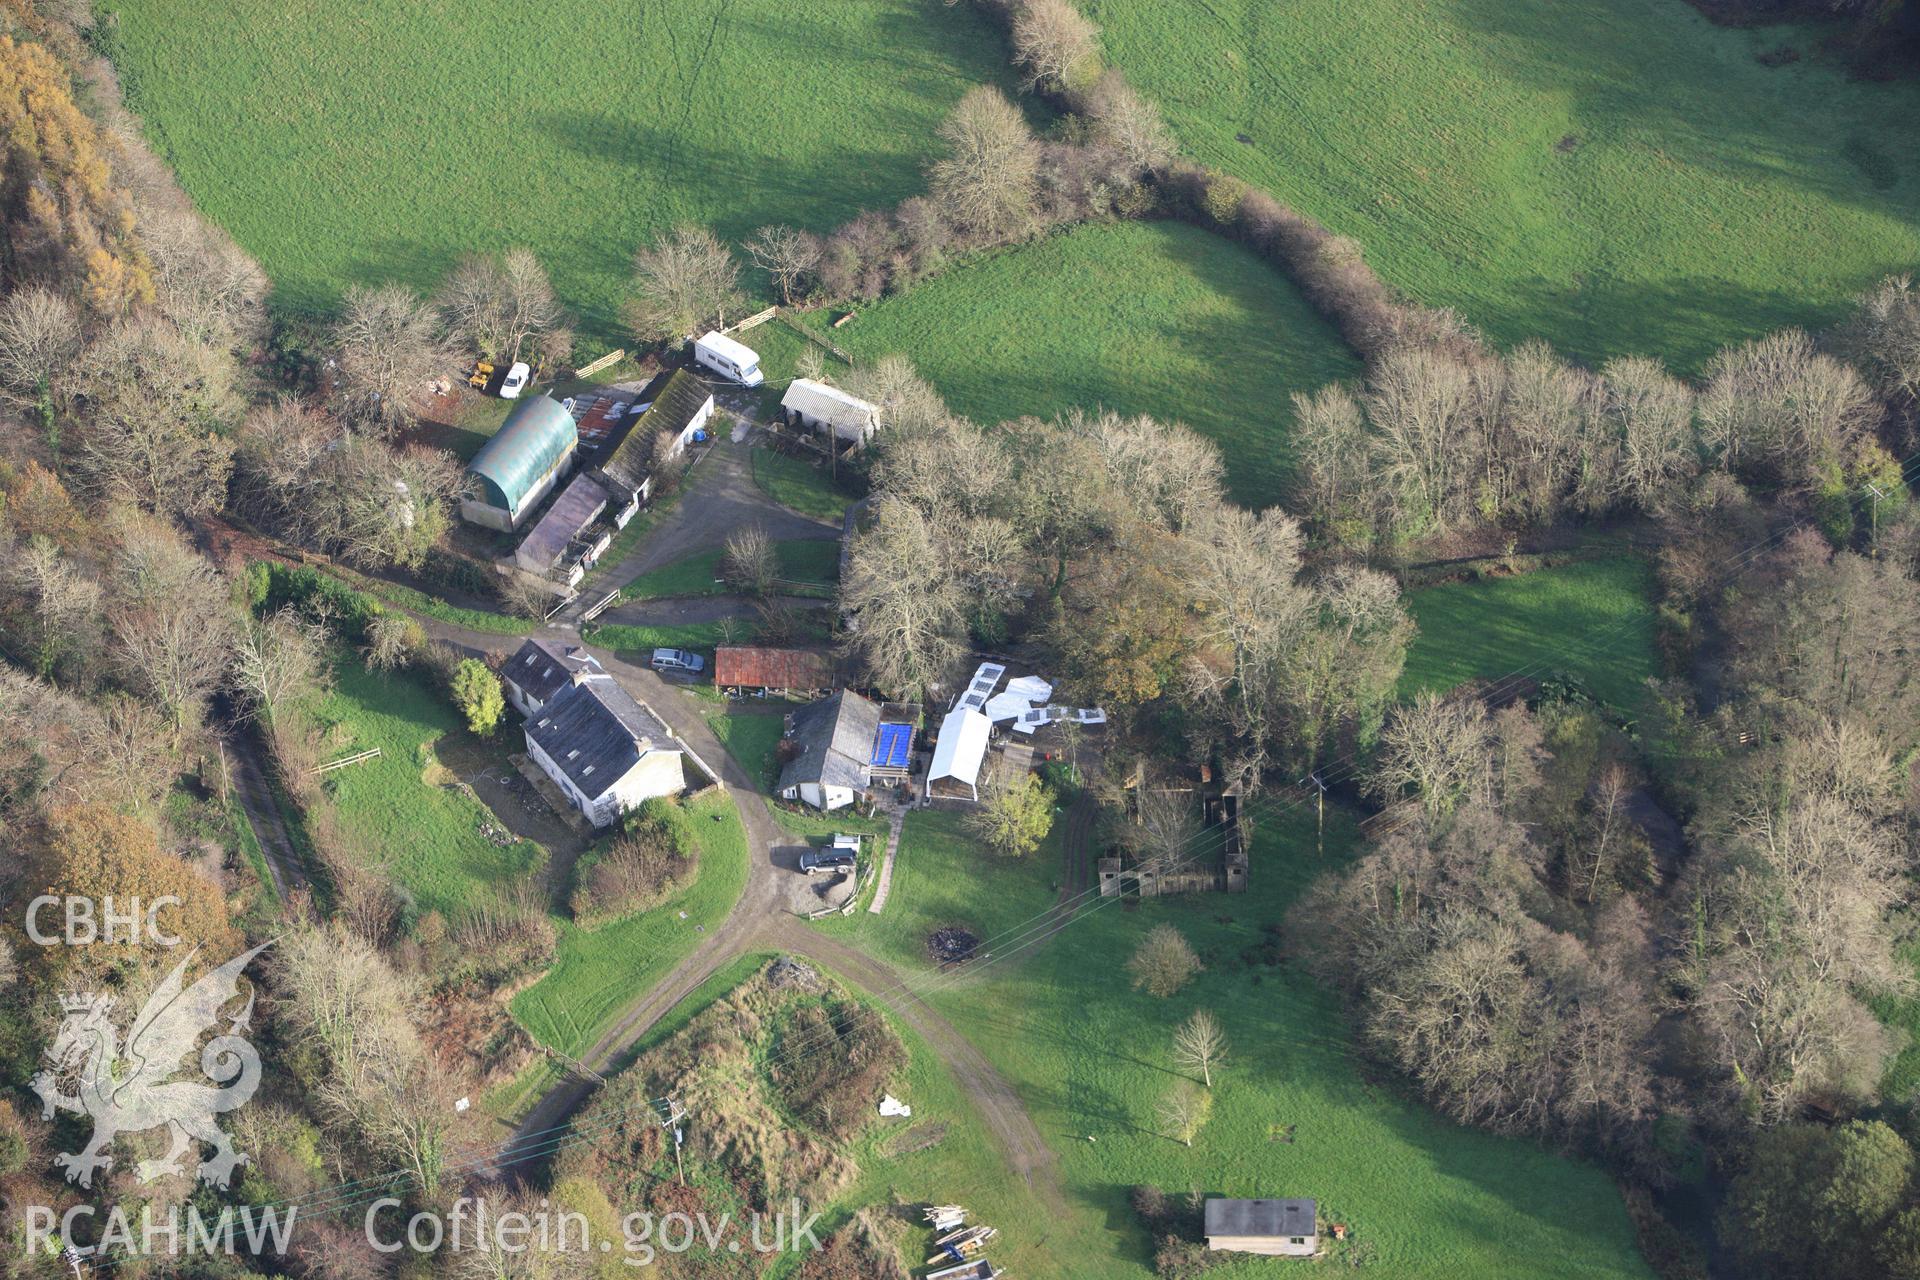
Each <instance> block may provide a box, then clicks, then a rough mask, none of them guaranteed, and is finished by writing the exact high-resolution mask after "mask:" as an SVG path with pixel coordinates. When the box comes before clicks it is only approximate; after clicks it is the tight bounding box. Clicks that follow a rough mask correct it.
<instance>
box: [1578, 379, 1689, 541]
mask: <svg viewBox="0 0 1920 1280" xmlns="http://www.w3.org/2000/svg"><path fill="white" fill-rule="evenodd" d="M1600 377H1601V381H1602V383H1603V385H1604V394H1605V400H1604V402H1603V407H1602V409H1601V413H1602V414H1603V416H1604V419H1605V421H1606V423H1607V427H1608V430H1609V432H1610V433H1611V434H1612V436H1613V438H1614V439H1615V440H1616V441H1617V442H1618V448H1619V458H1620V462H1619V470H1618V473H1617V475H1616V476H1615V479H1614V491H1615V492H1616V493H1617V494H1620V495H1622V496H1624V497H1626V498H1628V499H1629V500H1630V501H1632V502H1634V503H1635V504H1637V505H1638V506H1639V507H1640V508H1641V509H1643V510H1646V511H1658V510H1660V509H1661V507H1662V506H1663V505H1665V503H1666V502H1667V501H1669V500H1670V499H1671V498H1672V497H1673V496H1674V493H1675V491H1676V490H1677V489H1678V487H1679V486H1680V484H1681V483H1683V482H1684V481H1685V480H1687V479H1688V478H1689V477H1691V476H1692V475H1693V474H1694V472H1695V471H1696V470H1697V469H1698V457H1697V453H1696V449H1695V443H1694V429H1693V409H1694V400H1693V390H1692V388H1690V387H1688V386H1687V384H1686V383H1684V382H1682V381H1680V379H1678V378H1676V377H1674V376H1673V375H1672V374H1670V373H1668V372H1667V371H1666V368H1665V366H1663V365H1662V364H1661V363H1660V362H1659V361H1658V360H1655V359H1652V358H1651V357H1647V356H1621V357H1618V358H1616V359H1613V360H1609V361H1607V363H1606V367H1605V368H1603V369H1602V370H1601V373H1600Z"/></svg>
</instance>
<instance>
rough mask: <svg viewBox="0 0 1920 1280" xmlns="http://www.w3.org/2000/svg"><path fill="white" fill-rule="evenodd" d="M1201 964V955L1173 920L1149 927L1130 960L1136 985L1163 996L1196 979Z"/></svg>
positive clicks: (1128, 963) (1147, 991) (1129, 963)
mask: <svg viewBox="0 0 1920 1280" xmlns="http://www.w3.org/2000/svg"><path fill="white" fill-rule="evenodd" d="M1200 968H1201V966H1200V957H1199V956H1197V955H1195V954H1194V950H1193V947H1192V945H1191V944H1189V943H1188V942H1187V940H1186V938H1185V937H1184V936H1183V935H1182V934H1181V932H1180V931H1179V930H1178V929H1176V928H1174V927H1173V926H1172V925H1170V924H1157V925H1155V926H1153V928H1151V929H1149V930H1147V936H1146V937H1144V938H1142V939H1141V940H1140V945H1139V946H1138V947H1135V948H1134V952H1133V955H1132V957H1131V958H1130V959H1129V960H1128V961H1127V970H1128V972H1130V973H1132V974H1133V985H1134V987H1135V989H1137V990H1142V991H1145V992H1146V993H1147V994H1148V995H1151V996H1158V997H1160V998H1161V999H1165V998H1166V997H1168V996H1170V995H1173V994H1174V993H1175V992H1177V991H1179V990H1180V988H1182V987H1184V986H1186V985H1187V984H1188V983H1189V982H1191V981H1193V978H1194V975H1195V974H1197V973H1199V972H1200Z"/></svg>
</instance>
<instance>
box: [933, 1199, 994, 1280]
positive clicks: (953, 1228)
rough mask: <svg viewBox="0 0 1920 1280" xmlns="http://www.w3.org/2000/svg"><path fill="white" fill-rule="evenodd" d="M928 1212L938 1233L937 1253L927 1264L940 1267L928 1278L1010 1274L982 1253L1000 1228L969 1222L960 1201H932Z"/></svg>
mask: <svg viewBox="0 0 1920 1280" xmlns="http://www.w3.org/2000/svg"><path fill="white" fill-rule="evenodd" d="M924 1216H925V1217H926V1220H927V1222H928V1224H929V1225H931V1226H932V1227H933V1229H934V1231H936V1232H937V1233H938V1234H937V1235H936V1236H935V1237H934V1241H933V1248H934V1255H933V1256H932V1257H931V1258H928V1259H927V1265H928V1266H930V1267H934V1268H937V1269H936V1270H933V1271H929V1272H927V1280H995V1277H997V1276H1004V1275H1005V1274H1006V1272H1004V1271H1002V1270H1000V1269H999V1268H998V1267H996V1266H994V1265H993V1264H992V1263H991V1262H988V1261H987V1260H986V1258H985V1257H983V1256H981V1255H982V1254H983V1253H984V1252H985V1250H986V1247H987V1242H988V1241H990V1240H992V1239H993V1238H994V1237H995V1236H997V1235H999V1234H1000V1232H999V1231H998V1230H996V1229H995V1228H993V1227H989V1226H987V1225H985V1224H984V1223H983V1224H980V1225H978V1226H972V1227H970V1226H968V1225H967V1211H966V1210H965V1209H962V1208H961V1207H960V1206H959V1205H957V1204H932V1205H928V1206H927V1208H926V1210H925V1215H924ZM942 1263H947V1264H950V1265H947V1266H942V1265H941V1264H942Z"/></svg>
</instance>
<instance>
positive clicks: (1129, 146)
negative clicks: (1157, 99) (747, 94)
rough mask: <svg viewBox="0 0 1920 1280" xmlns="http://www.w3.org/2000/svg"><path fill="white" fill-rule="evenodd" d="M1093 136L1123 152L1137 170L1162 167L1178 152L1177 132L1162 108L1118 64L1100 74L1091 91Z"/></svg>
mask: <svg viewBox="0 0 1920 1280" xmlns="http://www.w3.org/2000/svg"><path fill="white" fill-rule="evenodd" d="M1087 119H1088V120H1089V121H1091V122H1092V124H1093V136H1094V137H1095V138H1096V139H1097V140H1098V141H1100V142H1101V143H1103V144H1104V145H1106V146H1109V147H1112V148H1113V149H1114V150H1115V151H1117V152H1119V153H1120V156H1121V158H1122V159H1124V160H1125V161H1126V162H1127V165H1128V167H1130V168H1131V169H1133V170H1134V171H1135V172H1141V171H1144V170H1149V169H1158V168H1159V167H1160V166H1161V165H1163V164H1165V163H1166V162H1167V161H1169V160H1171V159H1172V158H1173V155H1174V139H1173V131H1172V130H1171V129H1169V128H1167V122H1166V121H1165V120H1164V119H1162V118H1161V116H1160V108H1159V107H1158V106H1156V105H1155V104H1154V102H1153V100H1152V99H1150V98H1148V97H1146V96H1145V95H1143V94H1141V93H1140V91H1139V90H1137V89H1135V88H1134V87H1133V84H1132V83H1131V82H1130V81H1129V80H1128V79H1127V77H1126V73H1124V72H1123V71H1121V70H1120V69H1119V68H1118V67H1109V68H1107V69H1106V70H1105V71H1103V72H1102V73H1101V74H1100V78H1099V79H1098V80H1097V81H1095V82H1094V85H1093V88H1092V89H1090V90H1088V92H1087Z"/></svg>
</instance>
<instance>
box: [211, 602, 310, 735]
mask: <svg viewBox="0 0 1920 1280" xmlns="http://www.w3.org/2000/svg"><path fill="white" fill-rule="evenodd" d="M325 643H326V636H325V632H324V631H323V630H321V629H320V628H317V627H315V626H314V624H312V623H310V622H308V621H306V620H304V619H303V618H301V617H300V615H299V614H298V613H296V612H294V610H293V609H292V608H291V607H289V608H284V609H281V610H279V611H278V612H275V613H272V614H269V615H268V616H267V617H265V618H262V619H258V620H256V619H252V618H247V619H243V620H242V622H241V625H240V627H239V628H238V634H237V635H236V636H235V638H234V645H233V673H232V677H231V678H232V681H233V687H234V688H235V689H236V690H237V691H238V692H239V694H240V699H241V701H242V703H243V704H244V705H245V706H246V708H247V711H248V714H249V715H252V716H255V717H257V718H258V719H260V720H261V721H263V722H265V723H266V724H268V725H271V724H273V723H274V722H275V721H277V720H278V719H279V718H280V712H281V710H282V709H284V708H285V707H286V705H287V704H288V703H289V702H290V701H291V700H292V699H294V698H297V697H299V696H301V695H302V694H307V693H312V692H314V691H315V690H317V689H319V688H320V686H321V679H322V676H323V675H324V673H325V670H326V668H325V664H324V660H323V657H322V652H323V646H324V644H325Z"/></svg>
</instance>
